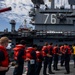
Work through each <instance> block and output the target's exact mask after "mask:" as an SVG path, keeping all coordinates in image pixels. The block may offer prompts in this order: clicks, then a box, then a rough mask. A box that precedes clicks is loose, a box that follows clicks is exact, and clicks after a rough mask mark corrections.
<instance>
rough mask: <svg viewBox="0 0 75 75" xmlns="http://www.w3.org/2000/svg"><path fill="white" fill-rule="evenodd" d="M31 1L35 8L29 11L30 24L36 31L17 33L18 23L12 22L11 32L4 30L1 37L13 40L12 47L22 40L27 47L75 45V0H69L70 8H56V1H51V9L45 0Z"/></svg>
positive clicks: (21, 29)
mask: <svg viewBox="0 0 75 75" xmlns="http://www.w3.org/2000/svg"><path fill="white" fill-rule="evenodd" d="M31 1H32V2H33V4H34V7H33V8H31V10H30V11H29V17H30V18H31V21H30V24H32V25H34V26H35V29H34V30H31V29H27V28H21V27H20V28H19V29H18V31H15V25H16V22H15V21H14V20H11V21H10V24H11V32H8V31H7V30H4V32H0V37H2V36H7V37H9V38H10V39H11V40H12V46H13V45H15V44H17V43H18V42H19V41H20V40H22V39H23V40H26V42H27V46H31V45H32V44H37V45H38V46H42V45H43V44H44V42H48V43H50V42H52V43H53V44H54V45H55V44H58V45H61V44H64V43H68V44H69V45H72V44H73V43H75V9H74V8H73V6H74V5H75V0H68V3H69V5H70V8H65V6H61V7H60V8H58V7H57V8H55V0H49V1H50V2H51V8H49V7H48V6H47V5H46V4H45V3H44V1H43V0H31ZM41 5H44V6H45V9H41V8H40V6H41Z"/></svg>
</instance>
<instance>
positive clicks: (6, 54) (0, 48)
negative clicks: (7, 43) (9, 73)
mask: <svg viewBox="0 0 75 75" xmlns="http://www.w3.org/2000/svg"><path fill="white" fill-rule="evenodd" d="M0 51H2V52H3V53H4V56H5V59H4V60H3V61H2V62H0V65H1V66H3V67H8V65H9V56H8V53H7V51H6V49H5V48H4V47H3V46H0Z"/></svg>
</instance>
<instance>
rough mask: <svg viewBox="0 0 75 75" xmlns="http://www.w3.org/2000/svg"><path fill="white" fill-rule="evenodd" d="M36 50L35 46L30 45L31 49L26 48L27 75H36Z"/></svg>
mask: <svg viewBox="0 0 75 75" xmlns="http://www.w3.org/2000/svg"><path fill="white" fill-rule="evenodd" d="M36 50H37V45H36V44H34V45H32V47H28V48H27V50H26V60H27V61H28V72H27V75H36V72H35V71H36Z"/></svg>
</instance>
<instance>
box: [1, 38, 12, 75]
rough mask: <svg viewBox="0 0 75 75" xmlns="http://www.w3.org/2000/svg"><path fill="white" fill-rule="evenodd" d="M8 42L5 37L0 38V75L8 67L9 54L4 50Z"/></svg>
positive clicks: (3, 73) (4, 72) (3, 74)
mask: <svg viewBox="0 0 75 75" xmlns="http://www.w3.org/2000/svg"><path fill="white" fill-rule="evenodd" d="M9 42H11V41H10V40H9V39H8V38H7V37H1V38H0V75H5V74H6V72H7V71H8V69H9V56H8V53H7V50H6V47H7V46H8V43H9Z"/></svg>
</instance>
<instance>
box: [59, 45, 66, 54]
mask: <svg viewBox="0 0 75 75" xmlns="http://www.w3.org/2000/svg"><path fill="white" fill-rule="evenodd" d="M60 53H62V54H64V53H65V51H64V46H60Z"/></svg>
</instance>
